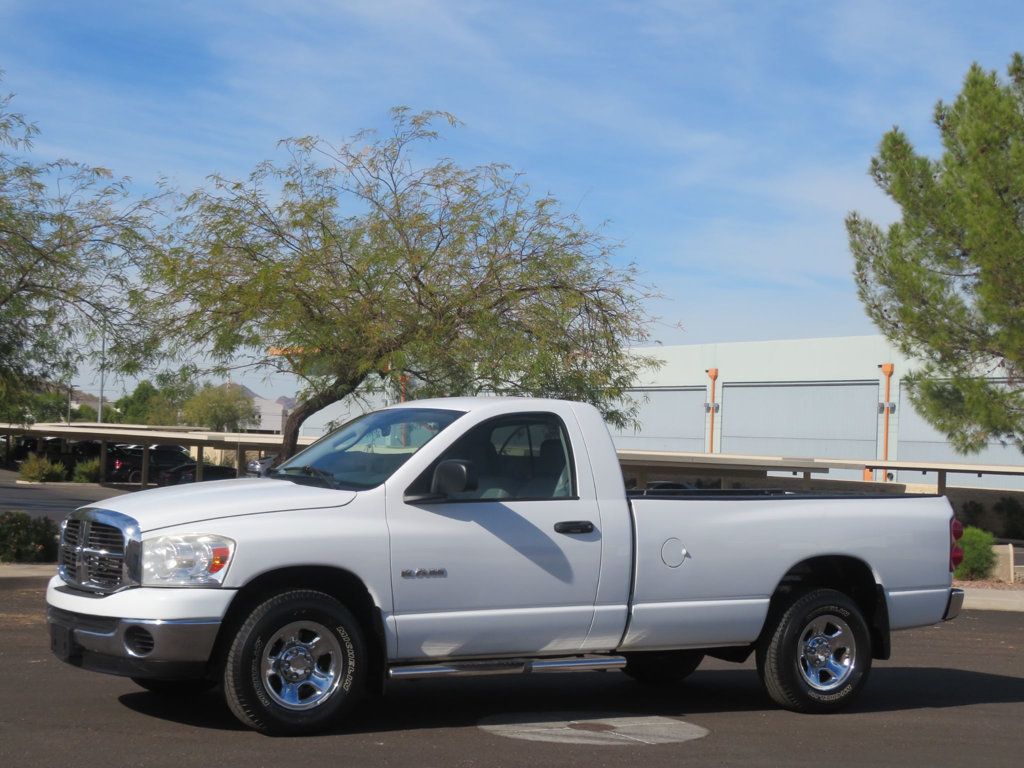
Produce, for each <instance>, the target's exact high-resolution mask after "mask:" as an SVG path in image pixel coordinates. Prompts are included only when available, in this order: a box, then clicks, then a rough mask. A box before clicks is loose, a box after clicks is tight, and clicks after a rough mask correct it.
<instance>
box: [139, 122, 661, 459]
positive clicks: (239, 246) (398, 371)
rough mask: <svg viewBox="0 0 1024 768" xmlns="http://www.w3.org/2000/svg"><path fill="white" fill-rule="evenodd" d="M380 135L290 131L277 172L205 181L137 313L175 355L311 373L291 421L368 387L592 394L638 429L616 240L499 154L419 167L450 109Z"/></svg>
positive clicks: (633, 291)
mask: <svg viewBox="0 0 1024 768" xmlns="http://www.w3.org/2000/svg"><path fill="white" fill-rule="evenodd" d="M393 120H394V125H393V130H392V131H391V132H390V133H389V134H388V135H387V136H385V137H383V138H378V137H376V136H374V135H373V134H368V133H364V134H360V135H358V136H356V137H355V138H354V139H352V140H351V141H349V142H346V143H342V144H340V145H337V146H335V145H332V144H329V143H327V142H325V141H323V140H321V139H317V138H313V137H307V138H300V139H293V140H290V141H287V142H285V143H284V147H285V149H286V150H287V160H286V162H285V164H284V165H275V164H273V163H270V162H265V163H261V164H260V165H258V166H257V167H256V169H255V170H254V171H253V172H252V173H251V174H250V175H249V178H248V179H247V180H245V181H235V180H231V179H228V178H224V177H222V176H213V177H212V181H211V187H210V188H208V189H200V190H197V191H196V192H194V193H193V194H192V195H190V196H189V197H188V198H186V199H185V200H184V201H183V202H182V204H181V207H180V211H179V212H180V217H179V219H178V221H177V223H176V226H175V229H174V231H173V235H172V237H171V241H172V242H171V247H168V248H166V249H162V250H159V251H153V252H152V254H151V255H152V258H151V260H150V262H149V264H148V266H147V269H146V271H145V278H146V281H147V282H148V283H150V284H151V285H152V286H153V287H154V290H153V291H152V293H149V294H147V295H145V296H143V295H141V294H139V295H137V298H138V299H139V300H140V302H141V303H140V304H139V307H140V309H142V308H145V309H146V311H149V312H151V313H152V314H153V316H154V317H156V318H158V323H159V326H160V327H161V328H162V329H163V330H164V331H165V335H166V338H167V351H168V352H172V353H177V354H179V355H181V356H186V355H194V354H196V353H197V352H200V351H201V352H204V353H206V354H208V355H209V356H210V357H211V358H212V359H214V360H219V361H220V362H221V364H223V365H224V366H227V365H229V364H231V363H233V362H236V361H237V360H238V359H239V358H240V357H244V358H245V359H248V360H249V361H250V363H251V365H252V366H254V367H255V368H258V369H263V370H271V371H273V370H286V371H290V372H292V373H294V374H296V375H297V376H298V377H299V378H300V379H301V380H302V381H303V382H304V383H305V392H304V399H303V401H302V402H301V403H299V404H298V406H297V407H296V408H295V409H294V410H292V412H291V413H290V415H289V419H288V423H287V425H286V428H285V446H284V452H285V454H286V455H288V454H290V453H291V452H293V451H294V447H295V439H296V437H297V435H298V428H299V426H300V425H301V423H302V421H303V420H304V419H305V418H306V417H307V416H309V415H311V414H312V413H314V412H315V411H317V410H319V409H320V408H323V407H324V406H326V405H329V404H330V403H332V402H335V401H336V400H339V399H341V398H343V397H345V396H347V395H349V394H350V393H353V392H354V391H356V390H357V388H362V389H370V388H387V389H392V390H393V389H394V388H395V387H396V385H397V382H398V380H399V377H401V376H408V377H409V379H410V385H409V388H410V394H411V395H412V396H415V397H427V396H433V395H456V394H476V393H484V392H490V393H496V394H532V395H538V396H557V397H567V398H574V399H579V400H586V401H590V402H592V403H594V404H595V405H597V406H598V407H599V408H600V409H601V410H602V412H603V413H604V415H605V417H606V418H607V419H608V420H609V421H610V422H611V423H613V424H617V425H624V424H627V423H631V422H632V421H633V420H635V417H636V413H637V411H636V408H637V406H636V404H635V403H634V402H633V401H632V400H631V399H629V397H628V394H627V390H628V388H629V387H630V386H631V385H632V384H633V382H634V381H635V379H636V376H637V374H638V373H639V372H640V371H642V370H644V369H647V368H650V367H652V366H655V365H656V364H657V363H656V361H654V360H652V359H649V358H643V357H639V356H636V355H632V354H630V353H629V351H628V349H627V347H628V346H629V345H631V344H635V343H638V342H642V341H644V340H645V339H647V327H648V324H649V321H650V320H651V318H650V317H649V316H648V315H647V313H646V310H645V303H644V302H645V300H646V299H647V298H649V295H650V294H649V292H648V290H647V289H646V288H645V287H644V286H642V285H641V284H640V283H639V281H638V275H637V271H636V269H635V268H634V267H633V266H625V267H620V266H617V265H615V264H614V263H613V261H612V257H613V255H614V253H615V250H616V244H615V243H613V242H611V241H609V240H608V239H607V238H606V237H605V236H604V235H602V234H601V233H600V232H598V231H594V230H591V229H588V228H587V227H586V226H584V225H583V223H582V222H581V221H580V220H579V219H578V218H577V217H576V216H575V215H573V214H572V213H567V212H565V211H564V210H563V209H562V208H561V207H560V205H559V203H558V201H557V200H555V199H554V198H553V197H550V196H536V195H534V194H532V193H531V190H530V189H529V187H528V186H527V185H526V184H525V183H524V181H523V179H522V177H521V176H520V175H519V174H516V173H513V172H511V171H510V170H509V169H508V168H506V167H505V166H501V165H494V164H492V165H484V166H479V167H473V168H463V167H460V166H458V165H456V164H455V163H454V162H452V161H451V160H448V159H441V160H437V161H435V162H433V163H425V162H423V161H421V160H419V159H417V160H415V161H414V160H413V158H412V152H413V150H414V148H416V147H418V146H420V145H422V144H424V143H428V142H430V141H432V140H434V139H436V138H437V132H436V131H435V129H434V125H435V124H436V123H438V122H441V123H448V124H454V123H455V120H454V118H452V117H451V116H450V115H447V114H444V113H436V112H428V113H422V114H417V115H412V114H410V113H409V112H408V111H407V110H405V109H397V110H394V112H393Z"/></svg>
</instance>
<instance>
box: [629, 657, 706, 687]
mask: <svg viewBox="0 0 1024 768" xmlns="http://www.w3.org/2000/svg"><path fill="white" fill-rule="evenodd" d="M703 660H704V652H703V651H648V652H645V653H627V654H626V666H625V667H623V669H622V671H623V672H625V673H626V674H627V675H629V676H630V677H632V678H633V679H634V680H636V681H637V682H640V683H643V684H644V685H674V684H676V683H681V682H682V681H683V680H685V679H686V678H688V677H689V676H690V675H692V674H693V672H694V670H696V669H697V667H699V666H700V663H701V662H702V661H703Z"/></svg>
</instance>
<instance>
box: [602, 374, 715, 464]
mask: <svg viewBox="0 0 1024 768" xmlns="http://www.w3.org/2000/svg"><path fill="white" fill-rule="evenodd" d="M630 395H631V396H632V397H633V399H634V400H636V401H637V403H638V405H639V406H640V416H639V419H640V428H639V429H637V430H633V429H626V430H614V429H613V430H612V439H613V440H614V441H615V447H616V448H624V449H630V448H631V449H634V450H648V451H687V452H698V451H703V450H704V422H705V419H706V415H705V413H704V400H705V399H706V397H707V392H706V391H705V389H704V388H703V387H680V388H672V389H668V388H665V389H662V388H658V389H635V390H632V391H631V392H630Z"/></svg>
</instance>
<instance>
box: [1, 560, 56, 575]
mask: <svg viewBox="0 0 1024 768" xmlns="http://www.w3.org/2000/svg"><path fill="white" fill-rule="evenodd" d="M55 573H57V564H56V563H0V579H24V578H42V577H44V576H45V577H46V578H49V577H50V576H53V575H54V574H55Z"/></svg>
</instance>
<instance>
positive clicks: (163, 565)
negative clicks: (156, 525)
mask: <svg viewBox="0 0 1024 768" xmlns="http://www.w3.org/2000/svg"><path fill="white" fill-rule="evenodd" d="M234 551H235V542H234V541H232V540H231V539H226V538H224V537H223V536H206V535H203V536H196V535H185V536H161V537H159V538H156V539H148V540H146V541H144V542H142V586H144V587H216V586H220V584H221V583H222V582H223V581H224V574H226V573H227V570H228V563H229V562H230V561H231V555H232V554H233V553H234Z"/></svg>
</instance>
